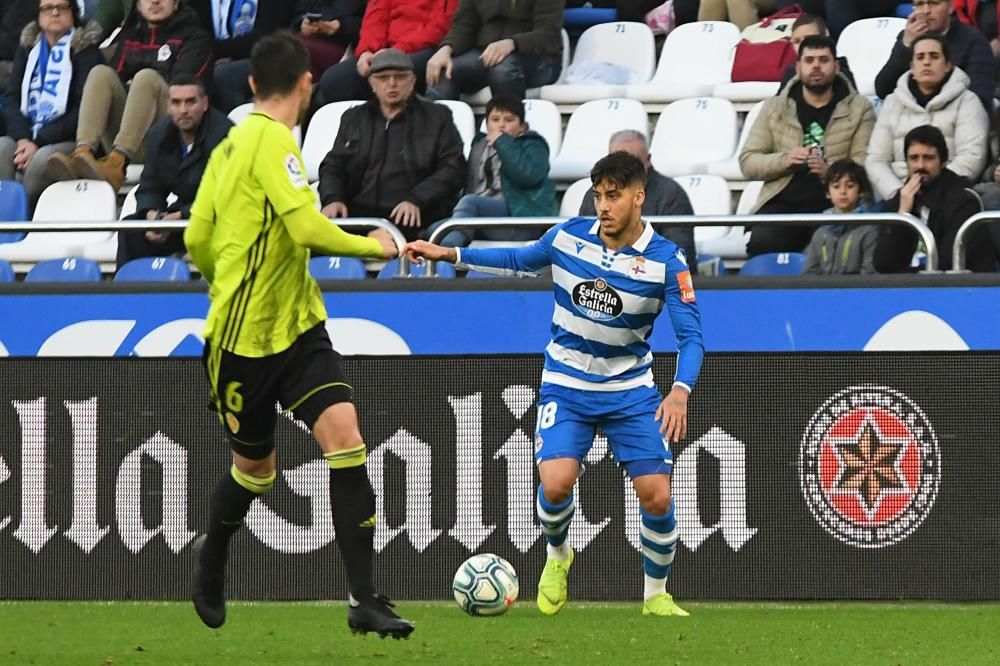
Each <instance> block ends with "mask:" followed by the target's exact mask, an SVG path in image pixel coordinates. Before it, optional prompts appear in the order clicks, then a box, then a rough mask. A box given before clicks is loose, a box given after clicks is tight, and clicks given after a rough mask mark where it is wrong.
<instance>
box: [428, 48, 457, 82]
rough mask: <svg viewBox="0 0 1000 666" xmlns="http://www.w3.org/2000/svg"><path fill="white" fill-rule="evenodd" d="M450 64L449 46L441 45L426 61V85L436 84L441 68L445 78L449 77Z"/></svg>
mask: <svg viewBox="0 0 1000 666" xmlns="http://www.w3.org/2000/svg"><path fill="white" fill-rule="evenodd" d="M452 65H453V63H452V60H451V46H447V45H446V46H442V47H441V48H439V49H438V50H437V53H435V54H434V55H432V56H431V59H430V60H428V61H427V74H426V76H425V78H426V80H427V85H429V86H436V85H437V84H438V81H440V80H441V70H442V69H443V70H444V76H445V78H447V79H450V78H451V68H452Z"/></svg>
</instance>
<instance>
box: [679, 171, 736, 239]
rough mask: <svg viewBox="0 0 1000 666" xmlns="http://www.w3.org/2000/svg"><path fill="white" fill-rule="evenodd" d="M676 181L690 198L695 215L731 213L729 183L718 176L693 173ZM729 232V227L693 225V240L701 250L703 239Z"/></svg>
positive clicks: (719, 236)
mask: <svg viewBox="0 0 1000 666" xmlns="http://www.w3.org/2000/svg"><path fill="white" fill-rule="evenodd" d="M677 183H678V184H679V185H680V186H681V187H682V188H683V189H684V191H685V192H686V193H687V195H688V199H690V200H691V208H692V209H693V210H694V214H695V215H731V214H732V212H733V211H732V206H731V202H730V197H731V196H732V195H731V193H730V192H729V185H728V184H727V183H726V181H725V180H724V179H722V178H720V177H719V176H709V175H707V174H705V175H695V176H681V177H680V178H677ZM728 233H729V227H695V228H694V241H695V244H696V246H697V247H698V251H699V252H702V251H703V250H702V244H703V243H704V242H705V241H708V240H711V239H715V238H723V237H724V236H726V234H728Z"/></svg>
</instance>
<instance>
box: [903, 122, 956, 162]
mask: <svg viewBox="0 0 1000 666" xmlns="http://www.w3.org/2000/svg"><path fill="white" fill-rule="evenodd" d="M915 143H919V144H920V145H922V146H931V147H932V148H937V151H938V156H939V157H940V158H941V163H942V164H943V163H945V162H947V161H948V143H947V142H946V141H945V140H944V134H943V133H942V132H941V130H939V129H938V128H937V127H934V125H920V126H919V127H914V128H913V129H911V130H910V131H909V132H907V133H906V136H905V137H904V138H903V157H906V155H907V154H909V152H910V146H912V145H913V144H915Z"/></svg>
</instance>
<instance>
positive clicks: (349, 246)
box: [283, 204, 399, 259]
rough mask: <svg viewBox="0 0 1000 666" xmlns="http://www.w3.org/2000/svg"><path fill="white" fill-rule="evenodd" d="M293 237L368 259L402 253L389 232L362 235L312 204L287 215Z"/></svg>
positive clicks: (326, 250)
mask: <svg viewBox="0 0 1000 666" xmlns="http://www.w3.org/2000/svg"><path fill="white" fill-rule="evenodd" d="M283 220H284V223H285V227H286V228H287V229H288V233H289V235H290V236H291V237H292V240H293V241H295V242H296V243H298V244H299V245H302V246H304V247H307V248H309V249H310V250H315V251H317V252H323V253H324V254H329V255H332V256H336V257H362V258H365V259H392V258H393V257H395V256H397V255H398V254H399V250H398V249H397V248H396V243H395V242H393V240H392V237H391V236H389V235H388V234H379V235H377V236H374V237H372V236H358V235H356V234H349V233H347V232H346V231H344V230H343V229H341V228H340V227H338V226H337V225H336V224H334V223H333V222H331V221H330V220H329V219H327V217H326V216H325V215H323V214H322V213H320V212H319V211H318V210H316V208H315V207H314V206H313V205H312V204H307V205H305V206H299V207H298V208H296V209H295V210H293V211H291V212H290V213H287V214H286V215H285V216H284V218H283Z"/></svg>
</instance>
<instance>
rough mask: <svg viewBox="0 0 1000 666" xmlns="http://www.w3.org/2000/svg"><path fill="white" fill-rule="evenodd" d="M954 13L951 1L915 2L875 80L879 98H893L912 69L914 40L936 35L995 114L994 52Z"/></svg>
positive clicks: (986, 105) (984, 40) (955, 63)
mask: <svg viewBox="0 0 1000 666" xmlns="http://www.w3.org/2000/svg"><path fill="white" fill-rule="evenodd" d="M953 14H954V7H953V6H952V3H951V0H916V1H915V2H914V3H913V13H912V14H910V16H909V18H907V19H906V27H905V28H904V29H903V31H902V32H900V33H899V37H897V38H896V45H895V46H894V47H893V48H892V53H891V55H890V56H889V60H888V62H886V63H885V66H883V67H882V71H880V72H879V73H878V76H876V77H875V92H876V93H877V94H878V96H879V97H881V98H882V99H885V98H886V97H888V96H889V95H891V94H892V92H893V91H894V90H895V89H896V82H897V81H898V80H899V77H900V76H902V75H903V74H904V73H906V71H907V70H908V69H909V68H910V61H911V60H912V58H913V51H912V47H913V41H914V40H915V39H916V38H917V37H919V36H921V35H924V34H928V33H929V34H936V35H941V36H943V37H944V41H945V43H947V44H948V50H949V51H950V52H951V61H952V63H954V65H955V66H956V67H958V68H959V69H961V70H962V71H963V72H965V73H966V74H968V75H969V78H970V79H972V83H971V84H970V86H969V89H970V90H971V91H972V92H974V93H976V96H977V97H979V100H980V101H981V102H982V103H983V107H984V108H985V109H986V111H987V112H988V113H990V114H992V112H993V95H994V88H995V86H996V65H995V62H994V59H993V52H992V51H991V50H990V45H989V42H988V41H987V40H986V37H985V36H983V34H982V33H981V32H979V31H978V30H976V29H975V28H973V27H972V26H968V25H965V24H964V23H962V22H960V21H957V20H952V16H953Z"/></svg>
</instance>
